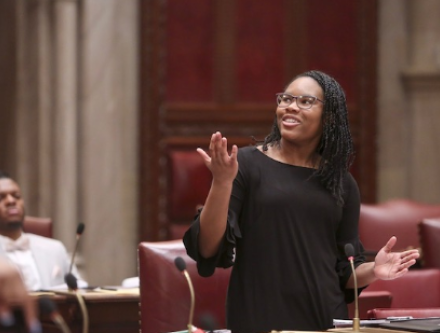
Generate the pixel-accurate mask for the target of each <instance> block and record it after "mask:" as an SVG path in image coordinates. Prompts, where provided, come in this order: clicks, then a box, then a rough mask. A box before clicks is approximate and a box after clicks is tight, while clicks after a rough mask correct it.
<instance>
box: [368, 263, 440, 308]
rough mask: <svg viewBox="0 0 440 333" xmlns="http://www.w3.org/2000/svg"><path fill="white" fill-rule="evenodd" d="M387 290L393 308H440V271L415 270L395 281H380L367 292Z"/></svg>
mask: <svg viewBox="0 0 440 333" xmlns="http://www.w3.org/2000/svg"><path fill="white" fill-rule="evenodd" d="M378 290H387V291H389V292H391V294H392V295H393V300H392V302H391V307H392V308H433V307H440V269H436V268H431V269H428V268H426V269H413V270H410V271H409V272H408V273H407V274H405V275H404V276H402V277H400V278H398V279H395V280H378V281H375V282H373V283H372V284H370V285H369V286H368V287H367V288H366V289H365V291H378Z"/></svg>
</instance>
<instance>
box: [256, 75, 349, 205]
mask: <svg viewBox="0 0 440 333" xmlns="http://www.w3.org/2000/svg"><path fill="white" fill-rule="evenodd" d="M304 76H307V77H311V78H312V79H314V80H315V81H316V82H318V84H319V85H320V86H321V88H322V90H323V92H324V101H325V103H324V110H323V113H322V122H323V133H322V137H321V141H320V143H319V145H318V147H317V152H318V153H319V154H320V155H321V161H320V164H319V167H318V169H317V170H316V171H315V172H314V174H313V176H318V177H319V178H320V181H321V183H322V184H323V185H324V186H325V188H326V189H327V190H329V191H330V193H331V194H332V195H333V196H334V197H335V198H336V200H337V203H338V205H341V206H342V205H343V204H344V198H343V194H344V187H343V180H344V176H345V175H346V173H347V172H348V169H349V167H350V166H351V164H352V163H353V159H354V149H353V140H352V138H351V134H350V128H349V123H348V111H347V103H346V99H345V93H344V90H343V89H342V87H341V86H340V85H339V83H338V82H336V80H335V79H333V78H332V77H330V76H328V75H327V74H325V73H322V72H320V71H309V72H305V73H303V74H300V75H298V76H297V77H295V78H294V79H293V80H292V82H293V81H294V80H296V79H297V78H299V77H304ZM280 140H281V133H280V129H279V127H278V122H277V118H276V117H275V119H274V123H273V125H272V131H271V133H270V134H269V135H268V136H267V137H266V138H265V139H264V142H263V150H264V151H267V149H268V145H272V146H273V145H279V144H280Z"/></svg>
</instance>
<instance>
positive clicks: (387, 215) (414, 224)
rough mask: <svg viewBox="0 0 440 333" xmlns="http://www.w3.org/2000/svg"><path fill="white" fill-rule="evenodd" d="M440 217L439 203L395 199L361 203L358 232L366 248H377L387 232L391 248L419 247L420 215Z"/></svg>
mask: <svg viewBox="0 0 440 333" xmlns="http://www.w3.org/2000/svg"><path fill="white" fill-rule="evenodd" d="M430 217H440V205H428V204H422V203H419V202H415V201H411V200H406V199H395V200H390V201H387V202H384V203H380V204H362V205H361V211H360V218H359V235H360V239H361V241H362V244H363V245H364V248H365V250H366V251H374V252H377V251H379V250H380V249H381V248H382V247H383V246H384V245H385V244H386V242H387V241H388V240H389V239H390V237H391V236H393V235H394V236H396V237H397V244H396V247H395V248H394V249H393V250H395V251H397V250H402V249H407V248H419V247H420V243H419V233H418V224H419V223H420V222H421V221H422V220H423V219H424V218H430Z"/></svg>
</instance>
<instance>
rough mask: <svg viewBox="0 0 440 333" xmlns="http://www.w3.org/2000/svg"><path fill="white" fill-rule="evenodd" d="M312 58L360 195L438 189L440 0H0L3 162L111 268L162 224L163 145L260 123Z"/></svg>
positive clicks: (157, 233) (172, 148)
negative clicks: (344, 136)
mask: <svg viewBox="0 0 440 333" xmlns="http://www.w3.org/2000/svg"><path fill="white" fill-rule="evenodd" d="M308 69H321V70H323V71H325V72H328V73H329V74H331V75H333V76H334V77H335V78H336V79H337V80H338V81H339V82H340V83H341V84H342V86H343V87H344V89H345V90H346V93H347V101H348V104H349V112H350V122H351V128H352V133H353V137H354V140H355V145H356V150H357V157H356V162H355V164H354V165H353V167H352V172H353V174H354V176H355V178H356V180H357V181H358V183H359V186H360V189H361V193H362V200H363V201H364V202H375V201H383V200H387V199H390V198H394V197H407V198H412V199H415V200H419V201H423V202H432V203H433V202H439V201H440V172H439V171H438V167H437V166H438V165H439V162H440V154H439V149H440V148H439V146H440V135H439V134H438V133H440V131H439V129H440V113H439V111H440V110H439V105H440V2H439V1H436V0H406V1H401V0H359V1H352V0H336V1H332V2H328V1H319V0H289V1H287V0H273V1H271V2H267V3H266V2H259V3H256V2H255V1H251V0H235V1H234V0H210V1H207V0H168V1H165V0H2V1H0V73H1V75H0V133H1V134H2V135H1V137H2V143H3V144H2V147H1V149H0V168H1V169H5V170H7V171H8V172H9V173H11V174H12V176H13V177H14V178H15V179H16V180H17V181H18V182H19V184H20V185H21V187H22V190H23V192H24V197H25V200H26V203H27V212H28V214H30V215H38V216H50V217H52V218H53V220H54V223H55V236H56V238H59V239H61V240H62V241H63V242H64V243H65V244H66V247H67V248H68V249H69V250H71V249H73V246H74V240H75V229H76V225H77V224H78V223H79V222H83V223H85V224H86V231H85V233H84V237H83V239H82V240H81V244H80V255H81V256H80V258H79V264H80V267H81V269H82V270H83V272H84V275H85V276H86V277H87V279H88V280H89V281H90V282H91V283H92V284H115V283H119V282H120V281H121V280H122V279H123V278H125V277H129V276H133V275H136V265H137V262H136V257H137V253H136V247H137V244H138V242H139V241H140V240H160V239H167V238H169V237H170V234H169V226H170V225H172V224H173V222H174V221H173V218H174V217H173V216H174V215H173V214H171V213H170V204H169V201H170V200H169V198H170V193H169V192H170V191H171V190H170V189H172V185H173V184H172V182H171V180H170V173H169V166H170V158H171V159H172V158H173V156H176V153H179V152H185V151H188V150H189V151H192V150H194V149H195V148H196V147H198V146H201V147H206V146H207V145H208V143H209V137H210V134H211V133H212V131H215V130H220V131H222V132H223V133H224V134H226V135H227V136H228V138H229V141H230V142H231V141H233V142H234V143H237V144H238V145H239V146H243V145H247V144H249V143H250V142H251V141H252V140H251V139H250V137H251V136H255V137H256V138H258V139H262V138H264V136H265V135H266V134H267V133H268V132H269V130H270V126H271V123H272V120H273V116H274V111H275V103H274V94H275V93H276V92H279V91H281V90H282V89H283V87H284V86H285V84H286V83H288V82H289V80H290V79H291V78H293V77H294V76H295V75H296V74H299V73H301V72H302V71H305V70H308ZM171 162H172V161H171ZM201 179H202V178H200V179H199V180H198V181H202V180H201ZM196 185H198V184H197V181H196V182H195V183H194V184H189V185H188V187H189V189H190V190H191V188H192V187H193V186H196ZM191 209H192V208H191ZM188 220H190V218H188ZM188 222H189V221H188ZM179 223H180V222H179Z"/></svg>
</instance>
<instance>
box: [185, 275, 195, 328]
mask: <svg viewBox="0 0 440 333" xmlns="http://www.w3.org/2000/svg"><path fill="white" fill-rule="evenodd" d="M183 275H185V278H186V280H187V281H188V286H189V292H190V294H191V308H190V310H189V319H188V333H191V332H192V329H193V325H192V322H193V317H194V303H195V295H194V287H193V284H192V281H191V278H190V276H189V274H188V271H187V270H184V271H183Z"/></svg>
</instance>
